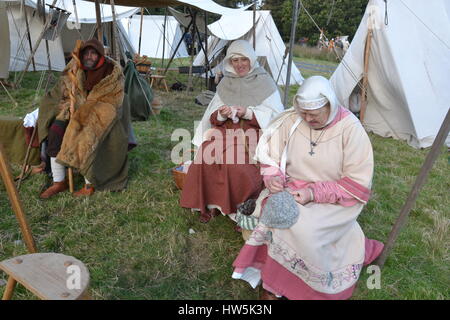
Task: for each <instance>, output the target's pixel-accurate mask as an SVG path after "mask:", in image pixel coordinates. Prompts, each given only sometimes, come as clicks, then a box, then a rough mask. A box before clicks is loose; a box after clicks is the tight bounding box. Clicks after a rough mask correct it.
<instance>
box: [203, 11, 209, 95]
mask: <svg viewBox="0 0 450 320" xmlns="http://www.w3.org/2000/svg"><path fill="white" fill-rule="evenodd" d="M203 51H204V53H205V79H206V80H205V81H206V90H208V89H209V77H208V71H209V60H208V12H206V11H205V49H203Z"/></svg>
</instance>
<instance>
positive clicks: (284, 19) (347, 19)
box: [262, 0, 367, 45]
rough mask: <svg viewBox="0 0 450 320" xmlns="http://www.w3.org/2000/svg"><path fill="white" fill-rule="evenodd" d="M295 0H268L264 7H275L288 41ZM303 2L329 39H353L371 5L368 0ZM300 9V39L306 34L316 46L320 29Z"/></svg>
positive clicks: (282, 30) (274, 16)
mask: <svg viewBox="0 0 450 320" xmlns="http://www.w3.org/2000/svg"><path fill="white" fill-rule="evenodd" d="M293 2H294V1H293V0H265V1H264V5H263V7H262V9H263V10H271V13H272V17H273V19H274V21H275V24H276V25H277V27H278V29H279V31H280V33H281V36H282V37H283V39H284V40H285V41H287V40H288V39H289V36H290V30H291V29H290V28H291V24H292V9H293ZM301 2H302V4H303V6H304V7H305V8H306V9H307V10H308V12H309V14H310V15H311V16H312V18H313V19H314V21H315V22H316V23H317V25H318V26H319V27H320V28H322V29H324V31H325V35H326V36H327V38H329V39H331V38H335V37H337V36H344V35H348V36H350V40H351V39H352V38H353V35H354V34H355V32H356V29H357V28H358V25H359V23H360V21H361V18H362V16H363V14H364V10H365V8H366V5H367V0H320V1H316V0H302V1H301ZM333 2H334V5H333ZM299 12H300V14H299V17H298V22H297V30H296V40H297V41H298V39H299V38H301V37H306V38H308V39H309V44H311V45H315V44H316V43H317V40H318V39H319V35H320V31H319V30H318V29H317V27H316V25H315V24H314V22H313V21H312V20H311V18H310V17H309V16H308V15H307V14H306V12H305V10H304V9H303V8H302V7H300V11H299Z"/></svg>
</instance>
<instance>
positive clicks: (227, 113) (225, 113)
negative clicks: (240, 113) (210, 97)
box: [218, 106, 231, 118]
mask: <svg viewBox="0 0 450 320" xmlns="http://www.w3.org/2000/svg"><path fill="white" fill-rule="evenodd" d="M218 110H219V113H220V115H221V116H222V117H224V118H229V117H231V108H230V107H229V106H221V107H220V108H219V109H218Z"/></svg>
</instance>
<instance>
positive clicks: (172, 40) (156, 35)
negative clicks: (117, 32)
mask: <svg viewBox="0 0 450 320" xmlns="http://www.w3.org/2000/svg"><path fill="white" fill-rule="evenodd" d="M121 24H122V27H123V28H124V30H125V32H126V34H127V36H128V38H129V39H130V42H131V44H132V46H133V48H134V50H135V51H136V52H137V51H138V48H139V30H140V25H141V16H140V15H134V16H132V17H131V18H124V19H121ZM142 30H143V32H142V37H141V55H146V56H148V57H151V58H162V57H163V47H164V58H165V59H168V58H170V57H171V56H172V54H173V53H174V50H175V48H176V46H177V44H178V42H179V41H180V39H181V37H182V36H183V31H182V30H181V27H180V24H179V23H178V21H177V20H176V19H175V18H174V17H172V16H167V20H166V29H165V30H166V34H165V39H166V41H165V44H164V16H155V15H144V16H143V21H142ZM187 56H189V54H188V52H187V50H186V45H185V43H184V41H183V42H181V45H180V47H179V48H178V50H177V52H176V53H175V58H182V57H187Z"/></svg>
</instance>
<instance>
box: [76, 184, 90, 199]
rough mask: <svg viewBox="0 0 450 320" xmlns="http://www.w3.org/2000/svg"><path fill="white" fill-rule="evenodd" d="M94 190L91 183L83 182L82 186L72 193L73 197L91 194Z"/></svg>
mask: <svg viewBox="0 0 450 320" xmlns="http://www.w3.org/2000/svg"><path fill="white" fill-rule="evenodd" d="M94 192H95V189H94V186H93V185H92V184H85V185H84V187H83V188H82V189H80V190H78V191H77V192H75V193H74V194H73V196H74V197H83V196H91V195H93V194H94Z"/></svg>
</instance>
